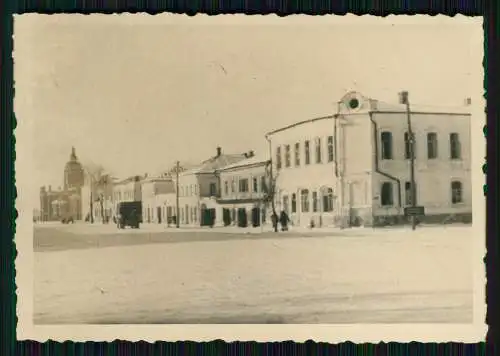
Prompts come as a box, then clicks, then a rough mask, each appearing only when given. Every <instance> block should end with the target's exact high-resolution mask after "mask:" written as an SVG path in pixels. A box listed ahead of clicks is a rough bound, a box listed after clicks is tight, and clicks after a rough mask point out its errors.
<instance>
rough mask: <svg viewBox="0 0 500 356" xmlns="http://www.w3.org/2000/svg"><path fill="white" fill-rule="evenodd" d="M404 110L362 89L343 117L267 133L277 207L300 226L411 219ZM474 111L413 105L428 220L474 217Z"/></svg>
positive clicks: (419, 181) (418, 182) (341, 106)
mask: <svg viewBox="0 0 500 356" xmlns="http://www.w3.org/2000/svg"><path fill="white" fill-rule="evenodd" d="M407 119H408V115H407V112H406V107H405V105H402V104H389V103H384V102H381V101H378V100H374V99H370V98H367V97H365V96H363V95H362V94H360V93H357V92H351V93H348V94H346V95H345V96H344V97H343V98H341V100H340V101H339V102H338V109H337V112H336V113H335V114H333V115H328V116H324V117H320V118H316V119H311V120H307V121H302V122H299V123H296V124H294V125H290V126H288V127H285V128H281V129H278V130H275V131H273V132H270V133H268V134H267V136H266V137H267V139H268V141H269V143H270V147H271V152H273V156H274V157H273V171H274V172H275V174H276V175H277V177H276V179H277V186H278V191H277V194H276V204H277V205H278V206H280V208H281V209H283V210H285V211H287V212H288V214H289V216H290V217H291V220H292V223H293V224H297V225H304V226H305V225H319V226H322V225H323V226H324V225H333V226H346V225H351V226H352V225H364V226H370V225H380V224H385V223H387V222H390V223H402V222H405V221H406V219H405V218H404V216H403V215H404V208H405V207H406V206H410V205H411V204H412V197H411V183H410V162H411V160H410V157H411V155H410V147H411V145H410V135H409V130H408V120H407ZM470 120H471V115H470V113H469V110H468V107H467V106H464V107H460V108H456V109H429V108H419V107H415V106H411V110H410V121H411V126H412V132H413V137H414V142H415V144H414V148H415V150H414V152H415V191H416V194H415V202H416V204H417V205H419V206H424V207H425V217H421V219H423V220H424V221H430V222H444V221H445V220H447V219H448V218H450V217H454V218H459V219H462V220H463V221H470V220H471V219H472V201H471V172H470V164H471V144H470Z"/></svg>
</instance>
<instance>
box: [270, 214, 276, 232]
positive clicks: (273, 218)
mask: <svg viewBox="0 0 500 356" xmlns="http://www.w3.org/2000/svg"><path fill="white" fill-rule="evenodd" d="M271 222H272V224H273V230H274V231H278V215H277V214H276V212H273V213H272V215H271Z"/></svg>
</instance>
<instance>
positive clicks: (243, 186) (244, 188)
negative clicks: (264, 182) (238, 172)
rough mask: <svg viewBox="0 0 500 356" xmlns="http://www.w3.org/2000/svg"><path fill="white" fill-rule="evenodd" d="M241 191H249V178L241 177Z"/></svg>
mask: <svg viewBox="0 0 500 356" xmlns="http://www.w3.org/2000/svg"><path fill="white" fill-rule="evenodd" d="M239 188H240V189H239V191H240V193H247V192H248V179H246V178H245V179H240V181H239Z"/></svg>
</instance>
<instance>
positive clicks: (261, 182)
mask: <svg viewBox="0 0 500 356" xmlns="http://www.w3.org/2000/svg"><path fill="white" fill-rule="evenodd" d="M247 156H248V158H247V159H245V160H242V161H240V162H237V163H234V164H230V165H228V166H226V167H224V168H221V169H219V170H218V173H219V177H220V182H221V193H220V197H219V198H218V199H217V202H218V204H219V205H221V206H222V220H223V224H224V226H228V225H237V226H240V227H246V226H249V225H252V226H254V227H256V226H260V225H261V224H262V223H264V222H265V220H266V212H267V210H268V209H267V202H266V200H265V197H266V193H267V186H268V166H269V164H270V160H269V159H267V158H264V157H258V156H255V155H254V153H253V152H252V151H250V152H249V154H248V155H247Z"/></svg>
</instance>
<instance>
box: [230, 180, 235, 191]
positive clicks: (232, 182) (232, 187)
mask: <svg viewBox="0 0 500 356" xmlns="http://www.w3.org/2000/svg"><path fill="white" fill-rule="evenodd" d="M235 192H236V182H235V181H234V179H232V180H231V193H235Z"/></svg>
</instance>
